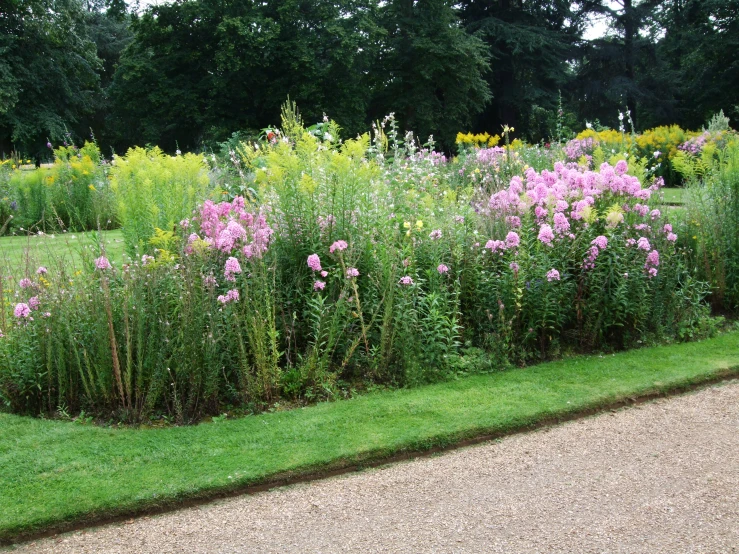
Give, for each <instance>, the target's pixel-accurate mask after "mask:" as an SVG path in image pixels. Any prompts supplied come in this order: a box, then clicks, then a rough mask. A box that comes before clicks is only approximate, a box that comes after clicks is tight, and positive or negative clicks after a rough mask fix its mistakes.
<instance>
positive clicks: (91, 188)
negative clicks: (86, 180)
mask: <svg viewBox="0 0 739 554" xmlns="http://www.w3.org/2000/svg"><path fill="white" fill-rule="evenodd" d="M87 188H88V189H90V190H93V191H94V190H96V189H95V187H93V186H92V185H87Z"/></svg>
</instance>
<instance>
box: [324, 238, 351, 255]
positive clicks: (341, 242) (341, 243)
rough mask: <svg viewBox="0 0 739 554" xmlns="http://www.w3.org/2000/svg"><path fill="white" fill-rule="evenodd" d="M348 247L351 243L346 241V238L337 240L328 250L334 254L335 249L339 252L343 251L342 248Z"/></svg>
mask: <svg viewBox="0 0 739 554" xmlns="http://www.w3.org/2000/svg"><path fill="white" fill-rule="evenodd" d="M348 247H349V245H348V244H347V243H346V241H345V240H337V241H336V242H335V243H333V244H332V245H331V246H330V247H329V249H328V251H329V253H330V254H333V253H334V250H338V251H339V252H341V251H342V250H346V249H347V248H348Z"/></svg>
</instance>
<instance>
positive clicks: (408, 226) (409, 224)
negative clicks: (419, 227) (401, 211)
mask: <svg viewBox="0 0 739 554" xmlns="http://www.w3.org/2000/svg"><path fill="white" fill-rule="evenodd" d="M403 228H404V229H410V228H411V222H410V221H406V222H405V223H403Z"/></svg>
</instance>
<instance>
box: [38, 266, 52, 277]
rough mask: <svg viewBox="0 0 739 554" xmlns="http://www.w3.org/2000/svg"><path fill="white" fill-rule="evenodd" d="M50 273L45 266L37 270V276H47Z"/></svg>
mask: <svg viewBox="0 0 739 554" xmlns="http://www.w3.org/2000/svg"><path fill="white" fill-rule="evenodd" d="M48 272H49V270H48V269H46V268H45V267H44V266H41V267H39V268H38V269H37V270H36V275H46V274H47V273H48Z"/></svg>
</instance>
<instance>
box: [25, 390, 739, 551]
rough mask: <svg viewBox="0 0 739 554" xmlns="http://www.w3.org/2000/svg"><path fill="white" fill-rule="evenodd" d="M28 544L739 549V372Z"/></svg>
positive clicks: (55, 547) (41, 547)
mask: <svg viewBox="0 0 739 554" xmlns="http://www.w3.org/2000/svg"><path fill="white" fill-rule="evenodd" d="M18 552H49V553H52V552H53V553H54V554H64V553H72V552H74V553H102V552H105V553H136V554H144V553H157V554H163V553H170V552H187V553H237V552H260V553H261V552H362V553H365V552H485V553H490V552H506V553H513V552H525V553H536V552H547V553H549V552H598V553H605V552H628V553H634V552H649V553H658V552H665V553H670V554H675V553H682V552H701V553H712V554H713V553H725V552H733V553H739V382H736V381H734V382H732V383H730V384H726V385H723V386H715V387H711V388H708V389H705V390H702V391H700V392H697V393H694V394H689V395H686V396H681V397H677V398H673V399H669V400H660V401H657V402H654V403H650V404H644V405H641V406H638V407H634V408H628V409H623V410H619V411H617V412H609V413H606V414H604V415H600V416H597V417H591V418H587V419H582V420H578V421H573V422H570V423H567V424H564V425H561V426H557V427H554V428H551V429H545V430H541V431H536V432H532V433H528V434H523V435H516V436H512V437H509V438H506V439H504V440H501V441H498V442H494V443H488V444H484V445H481V446H475V447H470V448H466V449H462V450H457V451H454V452H451V453H447V454H444V455H441V456H438V457H433V458H424V459H420V460H415V461H411V462H405V463H399V464H395V465H392V466H388V467H384V468H379V469H375V470H370V471H366V472H362V473H353V474H349V475H344V476H341V477H336V478H332V479H327V480H323V481H316V482H313V483H310V484H303V485H296V486H292V487H286V488H282V489H277V490H273V491H270V492H265V493H259V494H256V495H253V496H241V497H237V498H232V499H228V500H223V501H219V502H215V503H212V504H208V505H203V506H200V507H196V508H189V509H185V510H181V511H178V512H174V513H171V514H166V515H161V516H156V517H150V518H148V517H144V518H141V519H137V520H135V521H133V522H131V523H129V524H117V525H111V526H107V527H103V528H99V529H94V530H89V531H83V532H76V533H73V534H68V535H64V536H61V537H57V538H51V539H46V540H42V541H37V542H35V543H31V544H26V545H23V546H22V547H20V549H19V550H18Z"/></svg>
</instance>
